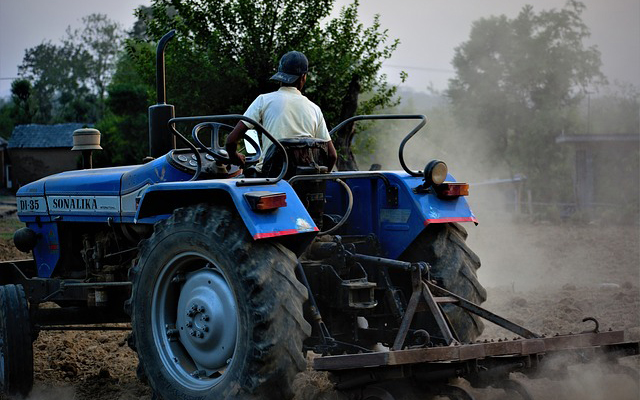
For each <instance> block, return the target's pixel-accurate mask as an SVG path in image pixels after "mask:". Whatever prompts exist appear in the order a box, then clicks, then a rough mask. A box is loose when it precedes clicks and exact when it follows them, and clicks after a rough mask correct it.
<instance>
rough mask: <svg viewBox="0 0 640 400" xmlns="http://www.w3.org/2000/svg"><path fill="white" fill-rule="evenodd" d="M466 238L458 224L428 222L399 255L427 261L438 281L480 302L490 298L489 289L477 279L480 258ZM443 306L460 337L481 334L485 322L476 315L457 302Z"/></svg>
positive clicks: (408, 259) (468, 338) (464, 339)
mask: <svg viewBox="0 0 640 400" xmlns="http://www.w3.org/2000/svg"><path fill="white" fill-rule="evenodd" d="M466 239H467V231H466V230H465V229H464V228H463V227H462V226H460V225H459V224H456V223H447V224H429V225H427V227H426V228H425V229H424V231H422V233H421V234H420V235H418V237H417V238H416V239H415V240H414V242H413V243H412V244H411V245H410V246H409V248H407V250H405V251H404V253H403V254H402V255H401V256H400V259H401V260H404V261H411V262H417V261H426V262H428V263H429V264H430V265H431V274H432V277H434V278H435V279H436V280H437V282H438V284H439V285H441V286H442V287H443V288H445V289H447V290H448V291H450V292H453V293H455V294H457V295H458V296H461V297H462V298H464V299H466V300H469V301H471V302H473V303H475V304H478V305H480V304H481V303H483V302H484V301H485V300H486V299H487V292H486V290H485V289H484V287H483V286H482V285H481V284H480V282H479V281H478V275H477V270H478V268H480V258H478V256H477V255H476V254H475V253H474V252H473V251H471V249H469V247H468V246H467V244H466V242H465V241H466ZM442 308H443V310H444V312H445V314H446V315H447V317H448V318H449V321H451V325H453V328H454V330H455V331H456V333H457V335H458V339H459V340H460V341H462V342H472V341H474V340H475V339H476V338H477V337H478V336H480V334H481V333H482V331H483V329H484V324H483V323H482V321H481V320H480V319H479V318H478V317H477V316H475V315H473V314H470V313H469V312H467V311H465V310H463V309H461V308H460V307H457V306H456V305H454V304H445V305H444V306H443V307H442Z"/></svg>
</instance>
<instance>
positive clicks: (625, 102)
mask: <svg viewBox="0 0 640 400" xmlns="http://www.w3.org/2000/svg"><path fill="white" fill-rule="evenodd" d="M638 110H640V89H639V88H638V87H635V86H633V85H622V84H616V85H612V86H611V87H608V88H607V89H606V90H605V91H604V93H601V94H599V95H595V96H594V95H591V96H589V97H588V98H587V99H585V100H583V102H582V109H581V114H582V115H583V116H585V118H584V121H583V123H582V125H581V130H582V131H583V132H584V133H600V134H602V133H638V132H640V112H639V111H638Z"/></svg>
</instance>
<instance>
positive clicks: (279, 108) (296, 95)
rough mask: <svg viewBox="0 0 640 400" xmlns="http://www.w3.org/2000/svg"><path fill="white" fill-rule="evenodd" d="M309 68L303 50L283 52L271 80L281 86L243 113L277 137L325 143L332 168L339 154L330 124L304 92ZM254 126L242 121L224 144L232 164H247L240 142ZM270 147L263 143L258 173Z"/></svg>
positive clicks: (328, 161)
mask: <svg viewBox="0 0 640 400" xmlns="http://www.w3.org/2000/svg"><path fill="white" fill-rule="evenodd" d="M308 70H309V61H308V60H307V57H306V56H305V55H304V54H302V53H301V52H299V51H290V52H288V53H286V54H285V55H283V56H282V58H281V59H280V63H279V65H278V72H277V73H276V74H275V75H273V76H272V77H271V80H274V81H277V82H280V88H279V89H278V90H277V91H275V92H271V93H267V94H262V95H260V96H258V97H257V98H256V99H255V100H254V101H253V103H251V105H250V106H249V108H248V109H247V111H246V112H245V113H244V115H245V116H246V117H249V118H251V119H253V120H255V121H258V122H260V124H262V125H263V126H264V127H265V128H266V129H267V131H269V132H270V133H271V134H272V135H273V136H274V137H275V138H276V139H278V140H281V139H286V138H315V139H319V140H321V141H323V142H326V153H327V157H326V165H324V166H326V167H327V168H328V171H331V170H332V169H333V166H334V165H335V163H336V160H337V157H338V156H337V153H336V149H335V147H334V146H333V142H332V141H331V137H330V136H329V132H328V130H327V124H326V123H325V121H324V117H323V116H322V111H321V110H320V107H318V106H317V105H316V104H314V103H313V102H312V101H311V100H309V99H308V98H307V97H305V96H304V95H303V94H302V93H301V91H302V88H303V87H304V85H305V83H306V82H307V72H308ZM252 128H253V126H252V125H251V124H250V123H248V122H244V121H239V122H238V123H237V124H236V126H235V128H234V129H233V131H232V132H231V133H230V134H229V136H228V137H227V142H226V145H225V147H226V150H227V152H228V153H229V158H230V159H231V162H232V163H233V164H236V165H240V166H244V162H245V156H244V154H241V153H239V152H238V151H237V147H238V142H239V141H240V139H241V138H242V137H243V134H244V133H245V132H246V131H248V130H249V129H252ZM270 147H271V142H269V141H267V142H266V143H265V144H263V153H262V154H263V157H262V159H261V160H260V162H259V163H258V164H257V165H256V167H255V169H256V171H257V172H258V173H261V172H262V170H263V168H262V167H263V164H264V161H265V158H268V157H269V152H268V150H269V148H270ZM272 150H273V149H272Z"/></svg>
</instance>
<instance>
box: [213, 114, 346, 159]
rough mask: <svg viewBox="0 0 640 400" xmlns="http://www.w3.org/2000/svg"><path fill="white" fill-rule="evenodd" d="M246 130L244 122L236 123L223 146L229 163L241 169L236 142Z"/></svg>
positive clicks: (240, 157) (242, 155) (239, 154)
mask: <svg viewBox="0 0 640 400" xmlns="http://www.w3.org/2000/svg"><path fill="white" fill-rule="evenodd" d="M248 130H249V128H247V126H246V125H245V124H244V122H242V121H238V123H237V124H236V126H235V128H233V130H232V131H231V133H230V134H229V136H227V142H226V143H225V145H224V147H225V148H226V149H227V153H229V159H230V160H231V163H232V164H235V165H239V166H241V167H243V166H244V154H241V153H238V142H239V141H240V139H242V137H243V136H244V134H245V132H247V131H248ZM334 152H335V149H334Z"/></svg>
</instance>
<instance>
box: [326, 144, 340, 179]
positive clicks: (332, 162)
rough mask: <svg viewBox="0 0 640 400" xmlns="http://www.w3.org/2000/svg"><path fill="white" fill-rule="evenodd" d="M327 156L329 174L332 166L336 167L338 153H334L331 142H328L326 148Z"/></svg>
mask: <svg viewBox="0 0 640 400" xmlns="http://www.w3.org/2000/svg"><path fill="white" fill-rule="evenodd" d="M327 153H328V154H327V156H329V160H328V164H329V165H327V167H328V168H329V172H331V170H332V169H333V166H334V165H336V161H338V153H337V152H336V148H335V147H334V146H333V141H332V140H329V145H328V146H327Z"/></svg>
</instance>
